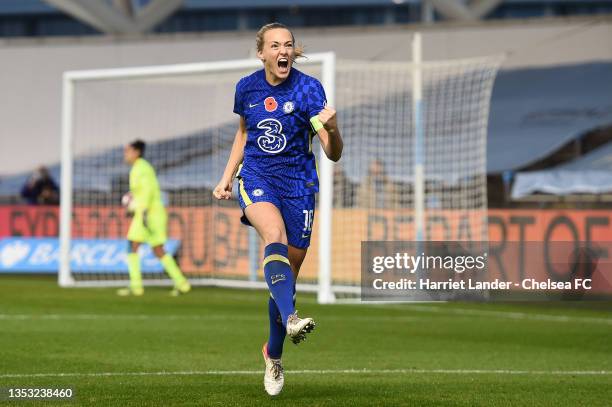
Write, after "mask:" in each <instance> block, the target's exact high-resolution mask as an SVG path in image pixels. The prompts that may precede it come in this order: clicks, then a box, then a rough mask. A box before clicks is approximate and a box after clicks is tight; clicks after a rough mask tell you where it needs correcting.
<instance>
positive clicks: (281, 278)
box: [270, 274, 287, 285]
mask: <svg viewBox="0 0 612 407" xmlns="http://www.w3.org/2000/svg"><path fill="white" fill-rule="evenodd" d="M286 279H287V277H286V276H285V275H284V274H272V275H271V276H270V280H272V281H271V282H272V285H274V284H276V283H278V282H279V281H285V280H286Z"/></svg>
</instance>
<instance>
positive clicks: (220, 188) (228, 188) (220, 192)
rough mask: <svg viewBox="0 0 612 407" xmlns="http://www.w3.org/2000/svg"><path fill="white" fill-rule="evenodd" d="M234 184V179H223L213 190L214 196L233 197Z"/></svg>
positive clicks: (218, 197)
mask: <svg viewBox="0 0 612 407" xmlns="http://www.w3.org/2000/svg"><path fill="white" fill-rule="evenodd" d="M232 186H233V185H232V181H225V180H221V181H220V182H219V184H217V186H216V187H215V189H214V190H213V196H214V197H215V198H217V199H231V198H232Z"/></svg>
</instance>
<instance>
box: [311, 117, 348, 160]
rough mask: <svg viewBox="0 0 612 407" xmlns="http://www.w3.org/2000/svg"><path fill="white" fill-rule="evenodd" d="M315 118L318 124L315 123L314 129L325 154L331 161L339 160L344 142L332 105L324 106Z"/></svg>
mask: <svg viewBox="0 0 612 407" xmlns="http://www.w3.org/2000/svg"><path fill="white" fill-rule="evenodd" d="M316 118H317V119H318V122H319V123H320V125H315V129H316V131H317V134H318V135H319V140H320V141H321V146H322V147H323V151H325V155H326V156H327V158H329V159H330V160H332V161H338V160H340V157H341V156H342V149H343V147H344V143H343V142H342V136H341V135H340V130H339V129H338V122H337V121H336V110H335V109H334V108H333V107H330V106H325V107H324V108H323V110H321V111H320V112H319V114H318V115H317V116H316ZM315 122H316V120H315ZM317 127H318V128H317Z"/></svg>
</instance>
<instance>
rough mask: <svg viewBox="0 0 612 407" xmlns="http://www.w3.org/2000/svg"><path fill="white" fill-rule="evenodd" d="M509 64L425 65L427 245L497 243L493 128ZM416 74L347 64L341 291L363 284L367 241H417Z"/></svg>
mask: <svg viewBox="0 0 612 407" xmlns="http://www.w3.org/2000/svg"><path fill="white" fill-rule="evenodd" d="M499 62H500V60H499V58H481V59H470V60H462V61H449V62H431V63H424V64H422V65H421V72H422V102H421V103H422V105H421V112H422V117H421V123H422V132H423V137H424V138H423V143H424V145H423V157H422V158H423V162H424V177H423V178H424V179H423V183H424V189H425V196H424V202H423V203H424V225H425V230H424V236H423V240H449V241H450V240H461V241H486V240H487V211H486V209H487V189H486V137H487V122H488V113H489V101H490V94H491V89H492V85H493V82H494V78H495V74H496V72H497V68H498V66H499ZM412 69H413V65H412V64H410V63H389V62H384V63H382V62H377V63H373V62H344V63H338V64H337V74H336V77H337V80H336V105H337V108H338V111H339V115H340V116H339V119H340V128H341V131H342V134H343V136H344V145H345V150H344V155H343V158H342V160H341V161H340V162H339V163H338V164H336V165H335V170H334V212H333V213H334V222H333V250H332V252H333V256H332V277H333V283H334V284H341V285H345V286H351V285H353V286H356V285H359V281H360V270H361V265H360V253H361V252H360V245H361V241H367V240H377V241H381V240H388V241H397V240H408V241H411V240H414V239H415V237H416V231H415V220H414V214H415V211H414V207H415V189H414V183H415V176H414V175H415V169H414V165H415V159H414V154H415V128H414V123H413V98H412V96H413V95H412V91H413V88H414V86H413V83H412V75H411V72H412ZM336 291H338V290H336Z"/></svg>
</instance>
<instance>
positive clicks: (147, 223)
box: [117, 140, 191, 296]
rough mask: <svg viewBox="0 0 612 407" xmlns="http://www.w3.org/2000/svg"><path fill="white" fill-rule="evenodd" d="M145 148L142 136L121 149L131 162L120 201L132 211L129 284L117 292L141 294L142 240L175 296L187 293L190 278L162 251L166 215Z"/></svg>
mask: <svg viewBox="0 0 612 407" xmlns="http://www.w3.org/2000/svg"><path fill="white" fill-rule="evenodd" d="M144 151H145V143H144V142H143V141H141V140H136V141H134V142H133V143H130V144H128V145H127V146H125V149H124V151H123V157H124V159H125V162H126V163H128V164H129V165H131V166H132V169H131V170H130V192H129V194H126V196H124V199H123V200H122V201H123V204H124V205H126V206H127V207H128V211H129V212H130V213H132V214H133V218H132V223H131V224H130V228H129V230H128V234H127V239H128V240H129V250H130V252H129V253H128V255H127V258H128V270H129V273H130V287H129V288H122V289H120V290H119V291H117V294H118V295H121V296H128V295H135V296H140V295H143V294H144V289H143V288H142V275H141V274H140V258H139V256H138V247H139V246H140V244H141V243H148V244H149V246H151V248H152V249H153V253H155V256H157V258H159V259H160V261H161V264H162V265H163V266H164V270H166V273H168V275H169V276H170V277H171V278H172V280H173V281H174V289H173V290H172V291H171V294H172V295H175V296H176V295H180V294H186V293H188V292H189V291H190V290H191V286H190V284H189V282H188V281H187V279H186V278H185V276H184V275H183V273H181V270H180V269H179V267H178V265H177V264H176V262H175V261H174V258H173V257H172V256H171V255H170V254H168V253H166V252H165V251H164V243H166V240H167V237H166V228H167V221H168V215H167V214H166V208H164V204H163V203H162V200H161V192H160V190H159V184H158V182H157V176H156V175H155V169H154V168H153V166H152V165H151V164H149V162H148V161H147V160H145V159H144V158H143V155H144Z"/></svg>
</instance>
